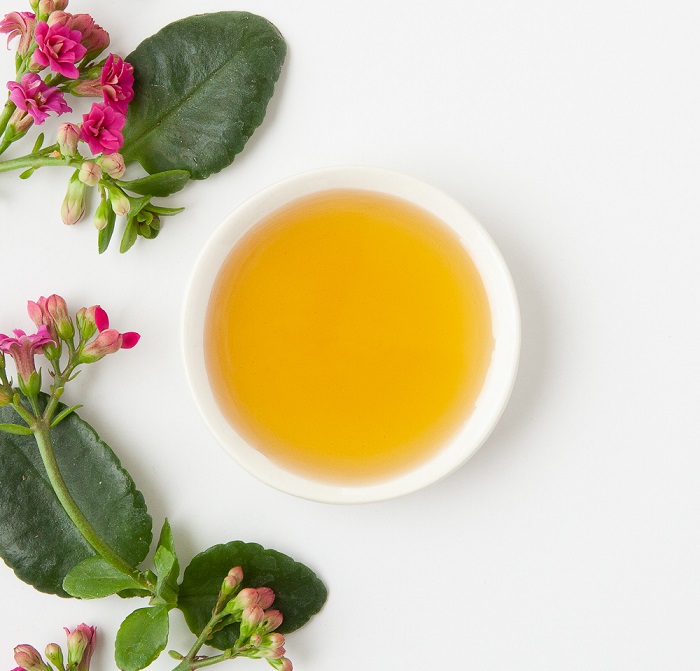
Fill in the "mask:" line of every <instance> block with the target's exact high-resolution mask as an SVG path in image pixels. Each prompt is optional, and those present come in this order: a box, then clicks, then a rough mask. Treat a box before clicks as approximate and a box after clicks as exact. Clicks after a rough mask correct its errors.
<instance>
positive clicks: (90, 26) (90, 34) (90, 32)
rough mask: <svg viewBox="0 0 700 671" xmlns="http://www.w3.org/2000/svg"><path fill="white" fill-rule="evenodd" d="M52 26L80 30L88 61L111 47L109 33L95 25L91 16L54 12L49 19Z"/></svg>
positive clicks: (81, 41)
mask: <svg viewBox="0 0 700 671" xmlns="http://www.w3.org/2000/svg"><path fill="white" fill-rule="evenodd" d="M48 23H49V25H50V26H52V25H54V24H60V25H62V26H67V27H68V28H70V29H71V30H78V31H80V34H81V35H82V37H81V39H80V43H81V44H82V45H83V46H84V47H85V49H86V50H87V57H88V59H90V58H94V57H95V56H97V55H98V54H100V53H102V52H103V51H104V50H105V49H106V48H107V47H108V46H109V33H108V32H107V31H106V30H105V29H104V28H102V27H100V26H98V25H97V24H96V23H95V20H94V19H93V18H92V17H91V16H90V15H89V14H69V13H68V12H54V13H53V14H51V16H50V17H49V20H48Z"/></svg>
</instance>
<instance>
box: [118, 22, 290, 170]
mask: <svg viewBox="0 0 700 671" xmlns="http://www.w3.org/2000/svg"><path fill="white" fill-rule="evenodd" d="M286 51H287V47H286V45H285V43H284V39H283V38H282V36H281V35H280V33H279V31H278V30H277V28H275V27H274V26H273V25H272V24H271V23H270V22H269V21H267V20H266V19H264V18H262V17H260V16H256V15H255V14H249V13H247V12H219V13H215V14H201V15H199V16H192V17H189V18H187V19H182V20H181V21H176V22H175V23H171V24H170V25H168V26H166V27H165V28H163V29H162V30H161V31H160V32H159V33H157V34H156V35H154V36H153V37H150V38H148V39H147V40H145V41H143V42H142V43H141V44H140V45H139V46H138V47H137V48H136V50H135V51H134V52H133V53H132V54H131V55H130V56H128V57H127V60H128V61H129V62H130V63H131V64H132V65H133V66H134V69H135V77H136V83H135V94H136V95H135V98H134V100H133V101H132V103H131V104H130V105H129V114H128V117H127V122H126V127H125V128H124V139H125V144H124V148H123V150H122V152H123V154H124V157H125V159H126V160H127V161H139V162H140V163H141V165H142V166H143V167H144V168H145V169H146V170H147V171H148V172H149V173H157V172H163V171H166V170H177V169H180V170H187V171H189V173H190V175H191V177H192V179H205V178H206V177H208V176H209V175H211V174H212V173H214V172H218V171H219V170H222V169H223V168H225V167H226V166H227V165H229V164H230V163H231V161H233V159H234V157H235V156H236V154H238V153H239V152H240V151H241V150H242V149H243V147H244V146H245V143H246V142H247V141H248V138H249V137H250V136H251V135H252V134H253V131H254V130H255V129H256V128H257V127H258V126H259V125H260V124H261V123H262V120H263V118H264V116H265V111H266V108H267V103H268V102H269V100H270V98H271V97H272V94H273V92H274V86H275V82H276V81H277V79H278V77H279V74H280V71H281V69H282V63H283V62H284V58H285V55H286Z"/></svg>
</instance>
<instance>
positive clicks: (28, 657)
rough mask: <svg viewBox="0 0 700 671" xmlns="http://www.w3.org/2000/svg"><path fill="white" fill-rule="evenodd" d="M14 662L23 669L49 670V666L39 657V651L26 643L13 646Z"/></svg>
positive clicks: (29, 670) (31, 670)
mask: <svg viewBox="0 0 700 671" xmlns="http://www.w3.org/2000/svg"><path fill="white" fill-rule="evenodd" d="M15 662H16V663H17V664H19V666H21V667H22V668H23V669H25V671H49V667H48V666H47V665H46V662H44V660H43V659H42V658H41V655H40V654H39V651H38V650H37V649H36V648H35V647H34V646H31V645H28V644H26V643H23V644H22V645H18V646H17V647H16V648H15Z"/></svg>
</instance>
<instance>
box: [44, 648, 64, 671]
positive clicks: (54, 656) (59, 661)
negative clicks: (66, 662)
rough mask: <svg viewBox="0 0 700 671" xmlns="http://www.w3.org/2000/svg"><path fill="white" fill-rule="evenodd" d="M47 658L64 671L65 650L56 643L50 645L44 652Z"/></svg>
mask: <svg viewBox="0 0 700 671" xmlns="http://www.w3.org/2000/svg"><path fill="white" fill-rule="evenodd" d="M44 654H45V655H46V658H47V659H48V660H49V661H50V662H51V663H52V664H53V665H54V666H55V667H56V668H57V669H63V650H61V647H60V646H59V645H57V644H56V643H49V644H48V645H47V646H46V650H44Z"/></svg>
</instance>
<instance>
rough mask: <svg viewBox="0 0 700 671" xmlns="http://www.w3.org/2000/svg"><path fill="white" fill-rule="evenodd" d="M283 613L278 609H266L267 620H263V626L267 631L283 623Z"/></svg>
mask: <svg viewBox="0 0 700 671" xmlns="http://www.w3.org/2000/svg"><path fill="white" fill-rule="evenodd" d="M283 619H284V618H283V617H282V613H280V612H279V611H278V610H267V611H265V620H264V622H263V627H264V629H265V631H266V632H270V631H274V630H275V629H277V627H279V626H280V625H281V624H282V620H283Z"/></svg>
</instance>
